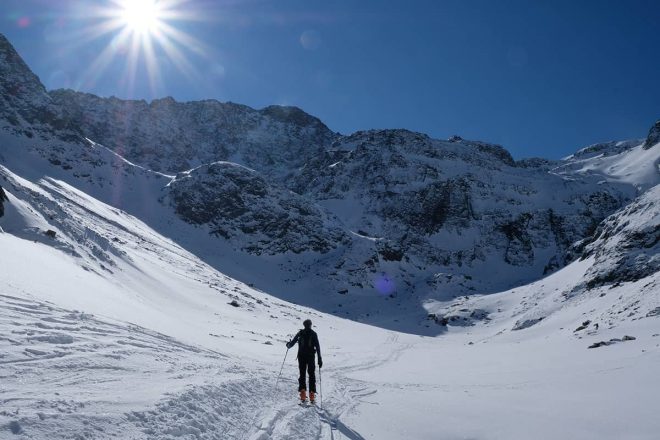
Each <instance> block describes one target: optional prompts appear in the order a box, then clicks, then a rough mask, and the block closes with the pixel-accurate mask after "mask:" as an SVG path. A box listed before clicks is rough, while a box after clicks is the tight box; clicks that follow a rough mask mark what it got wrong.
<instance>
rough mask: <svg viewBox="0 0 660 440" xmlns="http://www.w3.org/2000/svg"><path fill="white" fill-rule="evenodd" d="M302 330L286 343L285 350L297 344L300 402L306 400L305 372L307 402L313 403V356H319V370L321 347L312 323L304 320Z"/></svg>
mask: <svg viewBox="0 0 660 440" xmlns="http://www.w3.org/2000/svg"><path fill="white" fill-rule="evenodd" d="M303 326H304V327H305V328H304V329H302V330H300V331H299V332H298V334H297V335H296V336H295V337H294V338H293V339H292V340H290V341H289V342H287V343H286V348H291V347H293V346H294V345H296V343H297V344H298V368H299V369H300V377H299V378H298V391H299V392H300V401H301V402H305V401H306V400H307V392H306V391H307V386H306V383H305V382H306V380H305V371H306V372H307V374H308V375H309V400H310V402H311V403H314V401H315V399H316V375H315V374H314V354H318V356H319V369H320V368H321V367H323V359H321V346H320V345H319V337H318V335H317V334H316V332H315V331H314V330H312V321H311V320H309V319H306V320H305V321H304V322H303Z"/></svg>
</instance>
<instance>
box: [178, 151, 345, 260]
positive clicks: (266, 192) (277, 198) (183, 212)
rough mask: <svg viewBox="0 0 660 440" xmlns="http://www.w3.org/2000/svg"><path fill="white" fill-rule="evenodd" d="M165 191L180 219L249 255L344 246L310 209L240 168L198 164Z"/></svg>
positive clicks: (333, 226) (330, 223) (328, 221)
mask: <svg viewBox="0 0 660 440" xmlns="http://www.w3.org/2000/svg"><path fill="white" fill-rule="evenodd" d="M169 189H170V193H169V200H170V204H171V205H172V206H173V207H174V209H175V212H176V213H177V214H178V215H179V216H180V217H181V218H182V219H184V220H185V221H187V222H189V223H192V224H196V225H205V226H207V227H208V228H209V231H210V233H211V234H214V235H218V236H221V237H223V238H225V239H228V240H229V241H230V242H232V243H234V245H235V246H236V247H238V248H239V249H241V250H244V251H246V252H249V253H252V254H256V255H259V254H262V253H265V254H278V253H285V252H293V253H301V252H306V251H313V252H321V253H324V252H327V251H329V250H330V249H333V248H335V247H336V246H339V245H342V244H346V243H348V242H349V241H350V239H349V237H348V236H347V235H346V234H345V233H344V232H343V231H342V229H340V228H339V227H338V225H337V223H336V220H333V219H332V218H330V217H328V216H327V215H326V214H325V213H324V212H323V211H321V210H320V209H319V208H318V207H316V206H315V205H314V204H312V203H310V202H309V201H307V200H306V199H304V198H303V197H300V196H298V195H296V194H294V193H291V192H290V191H288V190H285V189H283V188H278V187H276V186H272V185H270V184H268V182H267V181H266V180H264V179H263V178H262V177H261V176H260V175H259V174H257V173H256V172H254V171H251V170H249V169H247V168H244V167H242V166H240V165H236V164H232V163H229V162H217V163H213V164H210V165H204V166H202V167H199V168H196V169H195V170H193V171H191V172H190V173H185V174H183V175H181V176H178V177H177V179H176V180H175V181H173V182H172V183H171V184H170V186H169Z"/></svg>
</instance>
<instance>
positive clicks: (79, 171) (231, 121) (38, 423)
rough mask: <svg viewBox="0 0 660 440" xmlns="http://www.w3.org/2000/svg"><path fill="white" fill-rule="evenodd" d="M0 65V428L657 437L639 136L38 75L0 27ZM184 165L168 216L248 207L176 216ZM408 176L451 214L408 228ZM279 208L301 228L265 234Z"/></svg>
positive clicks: (413, 207)
mask: <svg viewBox="0 0 660 440" xmlns="http://www.w3.org/2000/svg"><path fill="white" fill-rule="evenodd" d="M11 60H14V61H11ZM0 70H2V72H3V78H5V79H6V81H5V82H4V83H3V84H9V85H10V86H11V87H12V88H13V87H14V86H15V85H17V84H18V85H21V87H22V89H23V90H25V93H22V94H20V95H14V94H11V93H6V91H5V90H0V102H1V103H2V104H3V105H2V106H0V129H1V130H0V161H1V162H2V164H1V165H0V183H1V184H2V187H3V190H4V192H5V194H6V196H7V200H4V201H3V202H2V203H3V208H4V210H3V211H4V215H3V216H2V217H1V218H0V439H5V438H7V439H13V438H24V439H70V438H75V439H109V438H130V439H168V440H172V439H177V438H184V439H199V440H205V439H249V440H268V439H273V440H275V439H301V438H316V439H326V440H327V439H333V440H334V439H350V440H363V439H379V440H390V439H392V440H393V439H402V438H406V439H407V438H420V439H422V438H423V439H459V438H460V439H484V440H486V439H506V440H517V439H521V440H522V439H525V440H527V439H530V438H533V439H552V440H555V439H557V438H578V439H587V440H588V439H594V440H610V439H611V440H614V439H621V438H626V439H644V440H647V439H648V440H651V439H656V438H657V437H658V432H660V419H659V418H658V417H657V414H656V413H657V406H658V405H657V404H658V396H660V381H659V379H658V374H657V366H658V365H659V364H660V362H659V361H660V275H659V274H660V271H659V270H658V267H659V266H658V265H659V264H660V259H659V258H658V256H659V255H660V253H659V249H658V246H660V244H659V243H660V241H659V239H658V238H659V235H658V234H659V233H660V228H659V221H660V205H659V204H658V199H660V186H658V183H660V181H659V176H660V172H659V168H658V165H659V161H660V159H659V158H658V155H659V154H660V150H659V145H660V144H656V145H646V146H647V148H646V149H644V148H643V146H642V145H640V142H641V141H626V142H613V143H607V144H598V145H594V146H590V147H587V148H586V149H583V150H581V151H579V152H577V153H576V154H574V155H572V156H570V157H568V158H566V159H564V160H562V161H554V162H550V161H543V160H529V161H525V162H524V166H518V165H517V164H516V163H515V162H514V161H513V160H512V158H511V156H510V155H509V154H508V153H507V152H506V150H504V149H503V148H501V147H499V146H496V145H490V144H486V143H483V142H476V141H465V140H462V139H460V138H452V139H451V140H450V141H439V140H433V139H430V138H429V137H428V136H425V135H422V134H418V133H412V132H409V131H406V130H372V131H368V132H359V133H356V134H354V135H351V136H347V137H343V136H340V135H337V134H334V133H332V132H330V130H328V129H327V127H325V126H324V125H323V124H322V123H321V122H320V121H318V120H317V119H315V118H313V117H311V116H309V115H306V114H304V113H303V112H302V111H300V110H299V109H295V108H282V107H269V108H266V109H264V110H260V111H257V110H253V109H250V108H249V107H245V106H240V105H236V104H221V103H218V102H216V101H204V102H198V103H176V102H175V101H173V100H172V99H164V100H157V101H154V102H152V103H151V104H147V103H146V102H138V101H134V102H123V101H120V100H118V99H116V98H111V99H108V100H104V99H101V98H97V97H94V96H93V95H86V94H80V93H76V92H71V91H58V92H53V93H51V94H49V93H48V92H46V90H45V89H44V87H43V86H42V85H41V84H40V82H39V81H38V79H37V78H36V76H34V74H32V72H30V71H29V68H28V67H27V66H26V65H25V64H24V63H22V61H21V60H20V57H19V56H18V55H17V54H16V53H15V51H14V50H13V48H12V47H11V45H10V44H9V43H8V42H7V41H6V39H4V37H2V36H1V35H0ZM63 103H64V104H66V105H64V106H62V105H61V104H63ZM126 109H128V110H127V111H130V112H132V116H131V117H125V116H126V114H124V112H123V110H126ZM64 115H65V116H64ZM81 115H84V117H83V116H81ZM112 115H120V116H121V117H115V116H112ZM53 118H54V119H53ZM78 119H82V120H83V121H82V122H81V121H79V123H80V124H81V127H74V128H73V129H71V130H68V129H67V130H60V129H56V128H55V126H57V125H61V124H60V123H64V122H66V123H67V124H68V123H69V122H71V121H76V120H78ZM53 120H55V122H58V124H53V122H52V121H53ZM127 121H129V122H137V123H136V124H135V126H136V127H137V129H138V130H142V132H143V134H144V136H138V137H134V138H132V139H131V145H129V147H128V148H129V151H128V156H127V157H128V158H129V159H131V160H127V159H126V158H125V157H124V155H122V154H121V151H120V149H118V148H117V147H118V142H114V141H113V140H116V139H118V138H119V139H122V138H125V137H126V132H127V130H128V128H127V125H126V124H127ZM217 121H220V122H217ZM193 122H194V123H193ZM83 123H84V124H87V125H86V126H85V127H82V125H84V124H83ZM190 127H195V128H193V129H191V130H188V131H186V130H183V128H186V129H188V128H190ZM83 128H84V131H89V132H95V133H96V132H98V133H103V136H104V139H91V140H89V139H88V140H87V141H84V139H83V137H82V130H83ZM79 130H81V131H79ZM179 135H180V136H181V137H179ZM171 139H176V141H177V142H172V144H171V145H170V140H171ZM649 139H651V136H650V137H649ZM106 140H109V141H110V143H107V142H106ZM234 140H236V143H232V142H233V141H234ZM97 141H98V142H101V143H103V144H105V145H107V146H108V148H106V147H105V146H103V145H101V143H96V142H97ZM218 142H219V143H218ZM223 142H224V143H226V144H227V146H229V147H230V148H226V149H225V148H224V145H222V144H223ZM230 143H231V145H229V144H230ZM648 143H649V142H647V144H648ZM115 144H117V145H115ZM331 144H332V148H335V150H326V151H324V148H326V147H328V145H331ZM145 145H146V146H147V147H151V148H150V149H149V148H148V149H149V154H148V155H147V156H148V157H147V159H146V162H144V163H143V162H140V164H138V163H137V162H138V160H137V159H140V158H142V157H143V155H142V153H143V152H144V151H145V150H144V149H143V147H144V146H145ZM192 146H194V148H193V147H192ZM156 147H160V148H165V149H166V150H167V152H168V154H162V150H160V149H159V148H156ZM317 156H318V157H317ZM220 159H222V160H224V159H227V160H232V161H233V162H218V160H220ZM314 161H317V162H318V163H316V164H313V163H312V162H314ZM234 162H239V163H234ZM303 165H304V167H303V168H301V169H298V167H299V166H303ZM246 166H248V167H249V168H246ZM182 167H183V168H182ZM191 168H192V169H191ZM152 169H155V170H160V171H172V172H171V173H167V174H164V173H163V172H158V171H152ZM209 170H210V171H213V172H212V173H207V171H209ZM220 171H222V172H223V173H224V176H223V177H222V179H221V178H220V177H219V174H218V173H219V172H220ZM298 171H299V173H298ZM175 173H176V176H173V175H171V174H175ZM214 173H216V174H214ZM296 173H298V174H296ZM262 175H264V176H266V177H268V178H271V179H274V180H275V182H276V183H275V184H272V182H268V181H266V179H265V178H264V177H262ZM291 176H293V177H294V178H295V179H298V181H296V182H294V183H295V185H294V186H296V185H298V186H300V187H302V190H301V191H300V192H299V194H293V193H291V192H290V191H289V189H288V188H285V187H282V186H280V185H279V184H277V182H279V183H280V184H281V183H282V182H283V181H285V180H286V179H289V178H290V177H291ZM241 179H243V184H242V185H238V184H236V182H240V181H241ZM295 179H294V180H295ZM196 181H200V182H201V184H203V185H206V186H201V187H200V188H203V189H209V188H211V189H210V190H209V191H208V194H206V195H207V196H208V198H205V199H201V200H197V201H198V202H199V203H196V204H192V205H191V210H192V212H193V213H198V212H199V211H198V210H203V209H204V208H205V206H206V205H207V203H209V202H218V201H219V204H220V205H223V204H225V201H224V200H221V199H219V196H220V195H226V194H225V193H226V192H227V188H232V185H234V186H235V187H236V188H234V189H235V190H236V191H235V192H234V195H236V197H238V198H242V197H244V194H243V193H245V192H247V190H248V188H247V187H246V185H247V183H251V184H252V185H253V188H252V189H253V190H254V189H256V190H258V191H255V192H254V193H253V195H254V194H256V195H257V196H258V197H257V196H255V197H253V198H251V199H250V198H247V199H245V200H247V203H246V204H245V206H244V207H246V208H250V209H246V212H247V214H248V215H254V217H255V218H259V219H261V220H263V221H264V224H265V226H264V227H263V228H261V229H260V230H258V231H256V233H254V234H252V235H249V234H244V235H241V234H238V233H237V234H236V238H235V240H233V241H231V240H220V239H217V238H215V237H213V236H210V235H209V232H210V230H209V229H210V228H209V226H210V225H211V224H210V223H208V224H207V223H204V224H190V223H186V222H185V221H183V220H182V219H181V217H179V216H177V215H175V211H174V209H173V207H172V206H171V205H168V202H171V199H170V198H169V197H171V196H172V195H173V194H176V189H177V188H182V187H183V189H184V190H185V189H186V188H185V186H186V185H188V184H193V183H195V182H196ZM246 182H247V183H246ZM219 183H222V184H223V185H226V186H222V187H221V188H223V189H222V191H218V190H217V188H218V187H217V186H216V187H214V186H213V185H217V184H219ZM213 188H216V189H215V192H214V189H213ZM289 188H293V186H291V187H289ZM219 193H220V194H219ZM198 194H199V191H182V192H181V193H180V194H179V196H180V200H181V201H183V202H188V201H190V199H195V197H196V196H197V195H198ZM259 194H262V196H259ZM263 194H267V195H270V197H265V196H263ZM300 194H303V195H304V196H303V195H300ZM438 194H440V199H442V197H444V196H443V195H442V194H446V195H447V198H448V199H449V200H451V199H453V200H454V202H453V203H449V202H448V203H446V204H442V203H440V204H434V203H432V202H433V199H434V198H436V196H437V195H438ZM427 196H429V197H428V199H427ZM305 197H307V198H305ZM420 197H421V199H423V201H430V204H429V206H430V207H431V208H438V207H440V208H442V209H443V210H447V211H451V212H452V215H451V216H448V217H447V218H446V219H443V220H441V221H440V223H442V224H435V225H431V228H430V230H427V231H422V232H419V231H418V232H416V233H413V234H412V235H413V237H412V239H411V237H410V235H409V233H410V232H411V231H412V230H413V229H414V228H415V227H416V226H418V225H417V223H416V220H418V219H419V217H420V216H422V215H423V214H424V212H423V211H421V210H420V209H418V205H419V204H420V200H421V199H420ZM245 200H243V201H245ZM436 201H437V200H436ZM395 202H396V203H395ZM282 203H284V207H282V206H281V204H282ZM292 206H294V207H295V208H296V210H297V211H298V213H299V214H300V215H298V216H294V217H292V218H288V217H287V216H286V215H284V216H280V217H282V218H284V219H285V220H291V221H287V222H284V223H277V222H275V221H273V218H274V217H278V216H273V215H272V214H273V213H278V212H279V213H284V214H289V213H290V211H293V210H294V209H292ZM324 209H327V211H324ZM434 210H435V209H434ZM329 212H332V213H334V215H335V216H333V215H331V214H330V213H329ZM585 212H586V213H588V215H587V214H585ZM312 214H314V215H312ZM310 216H311V217H312V218H313V219H317V220H318V221H317V222H316V223H314V222H311V221H309V218H308V217H310ZM277 219H280V220H281V218H279V217H278V218H276V219H275V220H277ZM558 219H559V220H558ZM213 220H214V222H216V223H215V224H216V225H220V226H227V224H228V222H227V221H226V220H227V219H226V215H216V216H215V217H214V219H213ZM248 220H249V221H252V220H253V219H251V218H249V219H248ZM403 220H409V221H410V222H409V223H406V222H405V221H403ZM601 220H602V221H601ZM590 221H593V222H594V224H590V223H589V222H590ZM553 222H554V223H553ZM247 223H249V222H248V221H240V222H238V225H233V226H235V228H234V229H233V230H232V232H236V231H238V230H240V227H241V226H245V225H246V224H247ZM293 226H295V227H293ZM503 226H507V227H508V229H506V228H505V231H504V232H503V230H502V227H503ZM596 226H597V227H596ZM592 227H594V228H595V229H596V230H595V232H593V231H590V230H591V229H592ZM278 228H281V229H278ZM296 228H298V229H296ZM305 228H309V229H311V230H313V231H315V232H316V231H318V230H321V229H327V231H330V232H333V233H334V232H335V231H339V232H338V233H337V235H336V237H334V238H333V237H332V236H331V235H330V234H329V233H327V231H325V232H323V231H322V232H323V233H322V234H321V235H320V236H318V237H315V236H314V235H313V234H312V233H305V231H306V229H305ZM498 228H499V229H498ZM309 229H307V230H309ZM555 229H559V230H558V231H557V230H555ZM49 231H51V232H49ZM283 231H286V232H288V233H290V234H291V235H290V237H287V238H286V239H284V240H279V242H277V243H276V244H277V245H283V246H289V245H290V244H291V242H294V244H297V245H300V244H301V243H302V246H301V247H299V248H296V249H295V252H294V251H292V250H291V249H290V248H288V247H286V248H285V250H284V251H282V252H279V253H278V252H273V253H268V252H265V253H264V252H263V251H264V250H268V249H270V247H269V246H272V245H273V242H275V241H277V237H278V236H279V238H281V237H282V236H285V234H283ZM498 231H499V232H498ZM589 231H590V232H589ZM265 232H268V233H270V234H271V235H270V236H268V235H266V234H265ZM592 232H593V233H592ZM310 237H311V238H317V239H318V240H319V241H321V242H323V240H329V241H330V242H331V244H332V246H330V248H331V249H329V250H327V252H325V253H320V252H316V251H313V250H312V249H311V247H305V245H306V244H307V241H306V240H309V239H310ZM338 237H339V238H338ZM399 238H400V241H399V240H398V239H399ZM340 239H341V243H339V241H340ZM344 239H346V241H345V242H344V241H343V240H344ZM560 239H561V240H563V241H564V242H565V243H558V241H559V240H560ZM260 240H262V241H263V242H261V243H260ZM254 243H259V244H262V245H263V246H261V247H257V248H256V251H257V252H254V253H249V252H244V251H243V250H242V246H245V245H247V244H254ZM335 245H336V246H335ZM404 246H407V247H404ZM566 251H570V252H572V253H573V256H572V260H571V259H567V260H566V261H565V262H563V261H562V262H560V263H558V264H557V265H556V266H555V267H553V269H552V270H556V271H555V272H554V273H552V272H549V275H547V276H542V275H541V273H542V271H543V270H544V265H545V264H546V263H547V262H548V261H549V260H551V258H552V257H557V256H560V255H561V254H563V253H564V252H566ZM399 253H400V254H399ZM404 255H405V258H404ZM381 257H382V258H381ZM569 261H572V262H570V264H567V265H565V266H564V264H565V263H567V262H569ZM369 265H372V266H371V268H368V267H369ZM240 280H242V281H240ZM248 283H249V284H248ZM379 286H380V287H381V289H380V290H379V289H378V287H379ZM511 286H515V287H513V288H511ZM338 289H341V290H338ZM309 306H313V308H311V307H309ZM342 317H347V318H350V319H343V318H342ZM306 318H311V319H312V320H313V322H314V326H315V329H316V330H317V332H318V334H319V336H320V342H321V346H322V351H323V358H324V368H323V370H321V371H319V374H318V378H319V383H318V385H319V389H320V391H321V392H320V396H319V403H318V405H317V406H315V407H308V408H301V407H300V406H298V405H297V402H296V390H297V379H296V376H297V365H296V360H295V355H294V353H293V352H287V351H286V350H285V345H284V343H285V342H286V341H287V340H289V339H290V338H291V337H292V335H293V334H294V333H295V332H296V331H297V330H298V329H299V327H300V323H301V322H302V320H303V319H306ZM603 342H605V344H603ZM609 342H616V343H611V344H609ZM283 361H284V369H283V374H282V377H281V378H279V380H278V373H279V371H280V367H281V366H282V363H283Z"/></svg>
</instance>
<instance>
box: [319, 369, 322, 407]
mask: <svg viewBox="0 0 660 440" xmlns="http://www.w3.org/2000/svg"><path fill="white" fill-rule="evenodd" d="M322 369H323V368H321V367H319V391H320V393H319V408H321V409H323V373H321V370H322Z"/></svg>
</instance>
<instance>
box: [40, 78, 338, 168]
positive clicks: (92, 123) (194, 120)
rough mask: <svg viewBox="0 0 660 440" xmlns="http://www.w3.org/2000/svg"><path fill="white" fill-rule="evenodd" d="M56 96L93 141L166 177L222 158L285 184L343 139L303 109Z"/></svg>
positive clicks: (58, 92) (68, 93) (69, 93)
mask: <svg viewBox="0 0 660 440" xmlns="http://www.w3.org/2000/svg"><path fill="white" fill-rule="evenodd" d="M50 95H51V97H52V100H53V102H54V103H55V104H56V105H58V106H59V108H61V109H62V111H63V112H64V114H65V115H66V118H67V119H68V120H70V121H71V122H72V123H73V124H74V125H75V126H76V127H79V128H80V130H81V131H82V132H83V133H84V135H85V136H86V137H88V138H90V139H93V140H94V141H95V142H98V143H100V144H103V145H106V146H108V147H109V148H111V149H113V150H114V151H115V152H117V153H118V154H120V155H122V156H123V157H125V158H126V159H128V160H130V161H132V162H135V163H138V164H141V165H144V166H146V167H148V168H150V169H153V170H156V171H162V172H166V173H177V172H182V171H186V170H189V169H192V168H194V167H196V166H199V165H202V164H208V163H211V162H217V161H221V160H222V161H231V162H237V163H240V164H242V165H245V166H247V167H250V168H254V169H256V170H259V171H260V172H261V173H262V174H265V175H267V176H269V177H271V178H274V179H277V180H280V181H283V180H285V179H286V178H287V176H288V175H289V174H291V172H292V171H293V170H295V169H296V168H297V167H300V166H302V165H304V164H305V163H306V161H307V160H309V159H310V158H311V157H313V156H315V155H316V154H319V153H321V152H322V151H323V150H324V148H325V147H327V146H329V145H330V144H331V143H332V141H333V140H334V139H336V138H337V137H338V135H337V134H335V133H333V132H332V131H330V130H329V129H328V127H326V126H325V125H324V124H323V123H322V122H321V121H320V120H318V119H317V118H315V117H313V116H310V115H308V114H307V113H305V112H303V111H302V110H300V109H299V108H296V107H282V106H270V107H266V108H264V109H262V110H254V109H252V108H250V107H247V106H245V105H239V104H233V103H221V102H218V101H214V100H207V101H198V102H187V103H179V102H176V101H175V100H174V99H172V98H164V99H157V100H154V101H152V102H151V103H147V102H145V101H125V100H120V99H117V98H107V99H104V98H99V97H97V96H94V95H90V94H87V93H79V92H74V91H72V90H55V91H53V92H51V94H50Z"/></svg>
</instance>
